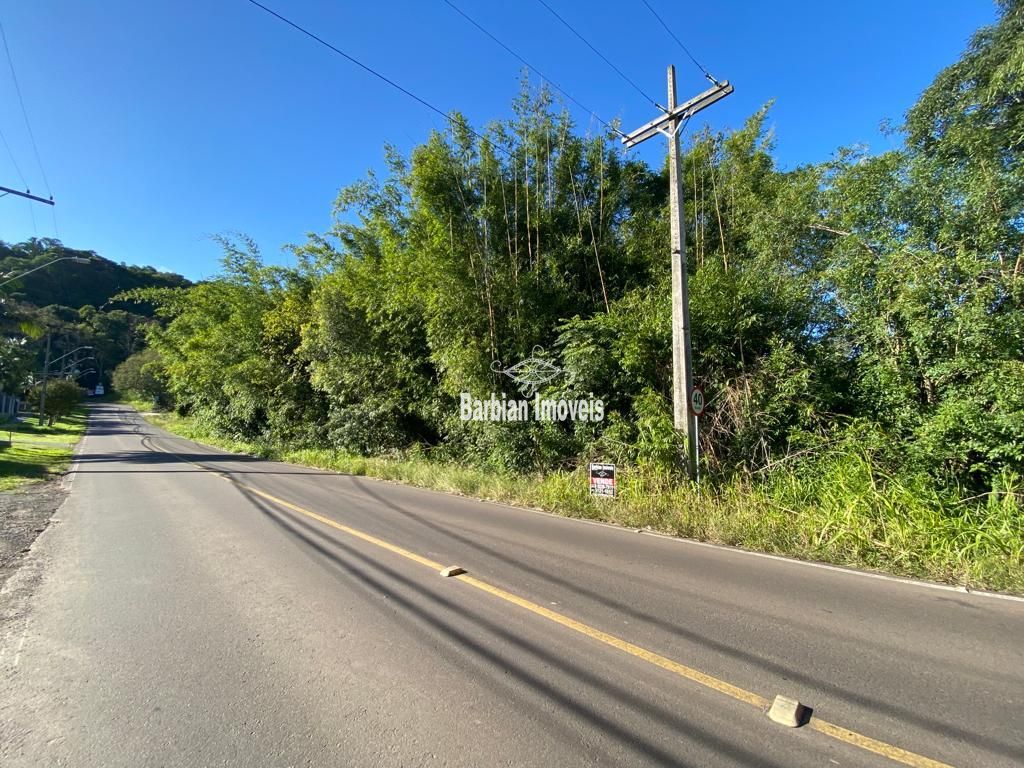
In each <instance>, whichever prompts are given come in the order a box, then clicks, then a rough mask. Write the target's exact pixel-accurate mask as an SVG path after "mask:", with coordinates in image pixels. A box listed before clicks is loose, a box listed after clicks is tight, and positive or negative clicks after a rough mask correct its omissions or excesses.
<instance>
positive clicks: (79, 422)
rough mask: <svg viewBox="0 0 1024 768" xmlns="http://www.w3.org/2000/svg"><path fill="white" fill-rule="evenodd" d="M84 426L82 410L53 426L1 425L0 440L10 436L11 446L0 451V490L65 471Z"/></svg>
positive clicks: (29, 424) (35, 424)
mask: <svg viewBox="0 0 1024 768" xmlns="http://www.w3.org/2000/svg"><path fill="white" fill-rule="evenodd" d="M85 423H86V416H85V411H84V410H81V411H79V412H77V413H75V414H72V415H71V416H68V417H66V418H63V419H58V420H57V421H55V422H54V424H53V426H52V427H49V426H39V424H37V423H36V422H35V421H34V420H33V421H31V422H13V421H10V422H5V423H3V424H0V439H2V440H4V441H6V440H7V439H8V437H10V438H11V439H12V441H13V442H12V443H11V445H10V447H4V448H0V491H9V490H12V489H14V488H17V487H19V486H22V485H25V484H26V483H33V482H38V481H39V480H46V479H47V478H50V477H53V476H55V475H58V474H60V473H61V472H63V471H64V470H66V469H67V467H68V465H69V464H70V463H71V454H72V452H73V450H74V445H75V443H77V442H78V440H79V438H81V436H82V434H83V433H84V432H85ZM8 433H10V434H8ZM4 445H5V446H6V442H5V443H4Z"/></svg>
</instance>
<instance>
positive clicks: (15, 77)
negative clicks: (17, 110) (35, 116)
mask: <svg viewBox="0 0 1024 768" xmlns="http://www.w3.org/2000/svg"><path fill="white" fill-rule="evenodd" d="M0 39H3V42H4V51H5V52H6V53H7V63H8V65H10V67H11V78H12V79H13V80H14V90H15V92H16V93H17V94H18V103H19V104H21V114H22V117H24V118H25V127H26V128H28V137H29V138H30V139H31V140H32V151H33V152H34V153H35V155H36V163H37V164H38V165H39V172H40V173H41V174H42V175H43V183H44V184H45V185H46V194H48V195H50V197H51V198H52V197H53V190H52V189H50V180H49V179H47V178H46V171H45V170H43V161H42V160H40V159H39V147H38V146H37V145H36V137H35V134H33V133H32V124H31V123H30V122H29V121H28V110H26V109H25V100H24V99H23V98H22V97H21V86H20V85H18V75H17V74H16V73H15V72H14V59H12V58H11V49H10V48H9V47H8V46H7V35H6V33H5V32H4V25H3V24H2V23H0ZM5 143H6V142H5Z"/></svg>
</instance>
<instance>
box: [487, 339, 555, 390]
mask: <svg viewBox="0 0 1024 768" xmlns="http://www.w3.org/2000/svg"><path fill="white" fill-rule="evenodd" d="M543 353H544V350H543V349H541V348H540V347H534V348H533V357H528V358H526V359H525V360H520V361H519V362H518V363H516V364H515V365H510V366H509V367H508V368H502V367H501V361H500V360H495V361H494V362H493V363H491V370H492V371H494V372H495V373H503V374H505V375H506V376H508V377H509V378H510V379H512V381H514V382H515V383H516V384H518V385H519V391H520V392H522V394H523V397H533V396H534V395H535V394H537V390H538V389H540V386H541V384H547V383H548V382H549V381H551V380H552V379H553V378H555V377H556V376H558V374H560V373H561V372H562V369H561V368H559V367H558V366H557V365H553V364H552V363H549V362H548V361H547V360H544V359H542V358H540V357H538V355H541V354H543Z"/></svg>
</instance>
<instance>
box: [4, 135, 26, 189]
mask: <svg viewBox="0 0 1024 768" xmlns="http://www.w3.org/2000/svg"><path fill="white" fill-rule="evenodd" d="M0 140H2V141H3V142H4V146H5V147H6V148H7V154H8V155H9V156H10V158H11V163H12V164H13V165H14V170H15V171H17V173H18V178H19V179H21V186H23V187H24V188H25V189H28V182H27V181H25V174H23V173H22V172H21V168H20V167H19V166H18V161H17V160H15V159H14V153H13V152H12V151H11V145H10V144H8V143H7V137H6V136H4V132H3V131H2V130H0Z"/></svg>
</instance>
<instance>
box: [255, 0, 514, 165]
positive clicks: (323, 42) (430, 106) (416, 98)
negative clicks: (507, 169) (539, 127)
mask: <svg viewBox="0 0 1024 768" xmlns="http://www.w3.org/2000/svg"><path fill="white" fill-rule="evenodd" d="M248 2H249V3H251V4H252V5H255V6H256V7H257V8H259V9H261V10H263V11H266V12H267V13H269V14H270V15H271V16H273V17H274V18H276V19H278V20H279V21H283V22H284V23H285V24H287V25H288V26H289V27H291V28H292V29H295V30H297V31H298V32H301V33H302V34H304V35H305V36H306V37H309V38H311V39H313V40H315V41H316V42H318V43H320V45H322V46H324V47H325V48H328V49H330V50H332V51H334V52H335V53H336V54H338V55H339V56H341V57H343V58H345V59H347V60H348V61H350V62H352V63H353V64H355V65H356V66H357V67H359V68H360V69H363V70H365V71H367V72H369V73H370V74H371V75H373V76H374V77H376V78H377V79H379V80H383V81H384V82H385V83H387V84H388V85H390V86H391V87H392V88H394V89H395V90H398V91H401V92H402V93H404V94H405V95H406V96H408V97H409V98H410V99H413V100H414V101H416V102H419V103H420V104H422V105H423V106H424V107H426V108H427V109H429V110H431V111H432V112H436V113H437V114H439V115H440V116H441V117H443V118H444V119H445V120H447V121H448V122H449V123H451V124H452V125H456V124H457V123H458V124H459V125H461V127H462V128H464V129H465V130H466V131H468V132H469V133H470V135H472V136H475V137H476V138H478V139H480V140H481V141H484V142H487V143H488V144H490V145H491V146H492V147H495V148H497V149H499V150H501V151H502V152H504V153H505V154H506V155H508V154H509V152H508V150H506V149H505V148H504V147H502V146H500V145H499V144H495V143H494V142H492V141H491V140H490V139H488V138H487V137H486V136H484V135H482V134H480V133H477V132H476V131H474V130H473V129H472V128H470V127H469V125H467V124H465V123H460V122H459V121H457V120H456V119H455V118H453V117H452V116H451V115H449V114H447V113H446V112H444V111H443V110H441V109H438V108H437V107H435V106H434V105H433V104H431V103H430V102H429V101H427V100H425V99H422V98H420V97H419V96H417V95H416V94H415V93H413V92H412V91H410V90H408V89H406V88H403V87H402V86H400V85H399V84H398V83H396V82H395V81H394V80H392V79H390V78H388V77H386V76H385V75H382V74H381V73H380V72H378V71H377V70H375V69H374V68H373V67H370V66H369V65H367V64H363V62H361V61H359V59H357V58H355V57H354V56H350V55H349V54H347V53H345V52H344V51H343V50H341V49H340V48H337V47H335V46H333V45H331V44H330V43H329V42H327V41H326V40H324V39H323V38H322V37H318V36H317V35H315V34H313V33H312V32H310V31H309V30H308V29H306V28H305V27H302V26H300V25H298V24H296V23H295V22H294V21H292V20H291V19H287V18H285V17H284V16H282V15H281V14H279V13H278V12H277V11H274V10H272V9H270V8H268V7H267V6H265V5H263V4H262V3H258V2H257V1H256V0H248Z"/></svg>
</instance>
